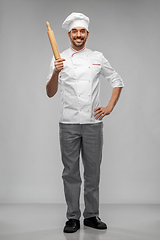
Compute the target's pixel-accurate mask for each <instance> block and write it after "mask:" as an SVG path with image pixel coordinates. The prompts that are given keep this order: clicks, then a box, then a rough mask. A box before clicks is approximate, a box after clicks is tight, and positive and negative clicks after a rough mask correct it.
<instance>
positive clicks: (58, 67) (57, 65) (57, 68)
mask: <svg viewBox="0 0 160 240" xmlns="http://www.w3.org/2000/svg"><path fill="white" fill-rule="evenodd" d="M64 61H65V59H64V58H60V59H57V60H55V62H54V66H55V71H56V72H60V71H61V70H62V69H63V62H64Z"/></svg>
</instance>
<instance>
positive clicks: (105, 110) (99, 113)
mask: <svg viewBox="0 0 160 240" xmlns="http://www.w3.org/2000/svg"><path fill="white" fill-rule="evenodd" d="M112 109H113V108H112V107H110V106H109V105H108V106H107V107H98V108H96V109H94V112H95V114H94V117H95V118H96V119H99V120H102V118H104V116H106V115H109V114H110V113H111V112H112Z"/></svg>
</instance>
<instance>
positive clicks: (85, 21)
mask: <svg viewBox="0 0 160 240" xmlns="http://www.w3.org/2000/svg"><path fill="white" fill-rule="evenodd" d="M88 25H89V18H88V17H87V16H85V15H84V14H83V13H75V12H73V13H71V14H70V15H69V16H68V17H67V18H66V19H65V20H64V22H63V24H62V28H65V29H67V30H68V32H70V31H71V29H72V28H74V27H84V28H85V29H86V30H87V31H88Z"/></svg>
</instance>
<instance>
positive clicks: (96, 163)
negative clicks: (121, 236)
mask: <svg viewBox="0 0 160 240" xmlns="http://www.w3.org/2000/svg"><path fill="white" fill-rule="evenodd" d="M59 126H60V132H59V133H60V147H61V155H62V162H63V165H64V170H63V173H62V178H63V183H64V193H65V199H66V203H67V214H66V216H67V218H68V219H71V218H74V219H79V218H80V216H81V211H80V206H79V199H80V189H81V182H82V181H81V176H80V169H79V158H80V153H81V156H82V162H83V165H84V203H85V209H84V213H83V216H84V218H89V217H93V216H98V215H99V181H100V164H101V160H102V145H103V123H102V122H100V123H96V124H63V123H60V124H59Z"/></svg>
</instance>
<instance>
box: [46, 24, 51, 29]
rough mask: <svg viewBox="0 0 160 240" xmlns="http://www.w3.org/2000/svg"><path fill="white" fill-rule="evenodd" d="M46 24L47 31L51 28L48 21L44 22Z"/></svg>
mask: <svg viewBox="0 0 160 240" xmlns="http://www.w3.org/2000/svg"><path fill="white" fill-rule="evenodd" d="M46 26H47V28H48V31H49V30H50V29H51V28H50V25H49V22H46Z"/></svg>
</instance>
